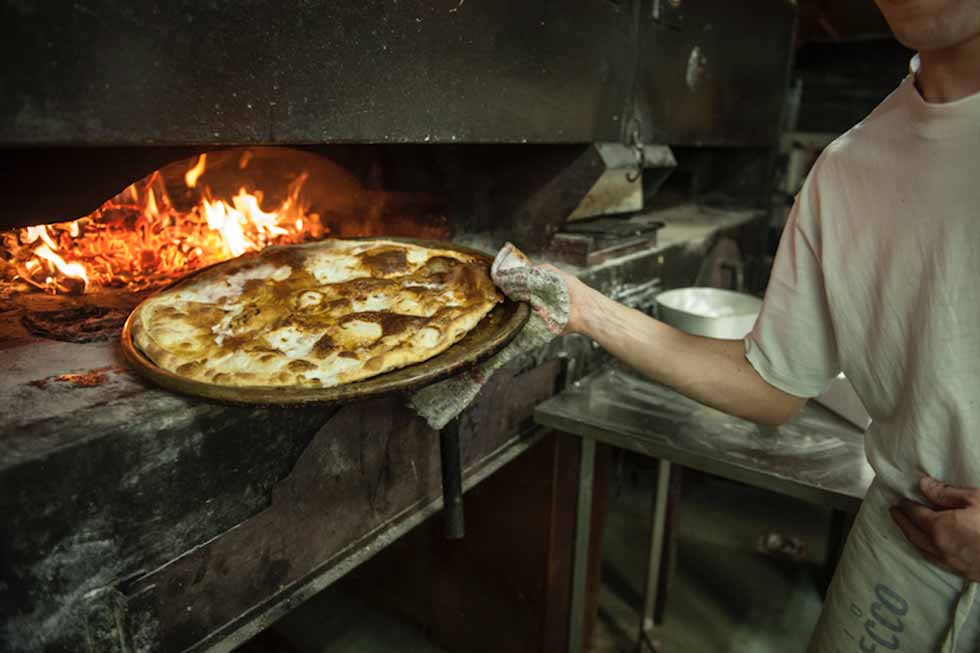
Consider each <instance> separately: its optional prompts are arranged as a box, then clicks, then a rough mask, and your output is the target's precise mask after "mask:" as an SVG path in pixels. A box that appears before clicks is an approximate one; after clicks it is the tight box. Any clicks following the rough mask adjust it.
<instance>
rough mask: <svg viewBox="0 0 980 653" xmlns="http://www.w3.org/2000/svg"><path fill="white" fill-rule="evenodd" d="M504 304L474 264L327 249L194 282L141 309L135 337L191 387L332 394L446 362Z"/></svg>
mask: <svg viewBox="0 0 980 653" xmlns="http://www.w3.org/2000/svg"><path fill="white" fill-rule="evenodd" d="M501 300H502V297H501V295H500V294H499V293H498V292H497V289H496V288H495V287H494V285H493V282H492V281H491V280H490V275H489V269H488V264H487V262H486V261H485V260H483V259H481V258H478V257H476V256H472V255H469V254H465V253H461V252H457V251H452V250H440V249H430V248H426V247H420V246H417V245H413V244H408V243H401V242H396V241H385V240H371V241H344V240H324V241H319V242H315V243H308V244H305V245H289V246H285V247H270V248H268V249H266V250H264V251H262V252H261V253H258V254H255V255H251V256H244V257H241V258H238V259H234V260H232V261H228V262H226V263H223V264H220V265H218V266H216V267H214V268H211V269H208V270H205V271H203V272H201V273H199V274H197V275H194V276H193V277H191V278H189V279H188V280H186V281H184V282H182V283H180V284H178V285H176V286H174V287H173V288H171V289H169V290H166V291H164V292H162V293H160V294H159V295H156V296H155V297H153V298H151V299H149V300H147V301H146V302H144V303H143V304H141V305H140V306H139V307H138V308H137V309H136V315H134V316H133V319H132V320H131V324H132V337H133V342H134V343H135V344H136V346H137V347H138V348H139V349H140V350H141V351H142V352H143V353H144V354H145V355H146V356H147V357H148V358H149V359H150V360H152V361H153V362H154V363H155V364H156V365H157V366H159V367H161V368H163V369H165V370H169V371H170V372H173V373H175V374H177V375H179V376H182V377H186V378H188V379H194V380H196V381H203V382H206V383H212V384H217V385H224V386H304V387H311V386H312V387H324V388H327V387H331V386H335V385H339V384H343V383H350V382H352V381H358V380H361V379H365V378H368V377H371V376H375V375H377V374H382V373H384V372H388V371H390V370H394V369H397V368H400V367H404V366H406V365H411V364H413V363H418V362H421V361H424V360H427V359H429V358H431V357H433V356H435V355H437V354H439V353H441V352H442V351H445V350H446V349H447V348H449V347H450V346H451V345H452V344H453V343H455V342H457V341H458V340H460V339H461V338H463V336H465V335H466V334H467V333H468V332H469V331H470V330H471V329H473V327H475V326H476V325H477V323H478V322H479V321H480V320H481V319H482V318H483V317H484V316H485V315H486V314H487V313H489V312H490V311H491V310H492V309H493V307H494V305H495V304H496V303H497V302H499V301H501Z"/></svg>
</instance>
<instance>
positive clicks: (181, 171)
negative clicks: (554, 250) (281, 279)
mask: <svg viewBox="0 0 980 653" xmlns="http://www.w3.org/2000/svg"><path fill="white" fill-rule="evenodd" d="M78 174H87V173H86V172H85V171H82V170H80V171H79V172H78ZM443 208H444V206H443V205H442V204H441V203H440V201H439V200H438V198H436V197H434V196H432V195H431V194H426V195H423V194H418V193H395V192H386V191H384V190H377V189H369V188H366V187H365V185H364V184H362V182H361V181H360V180H359V179H358V178H357V177H356V176H354V175H353V174H351V173H350V172H348V171H347V170H346V169H345V168H344V167H342V166H340V165H338V164H336V163H334V162H333V161H331V159H329V158H327V157H325V156H322V155H320V154H315V153H311V152H307V151H303V150H298V149H290V148H279V147H234V148H228V149H222V150H217V151H211V152H205V153H201V154H199V155H197V156H194V157H190V158H188V159H184V160H180V161H176V162H174V163H171V164H168V165H166V166H164V167H162V168H160V169H158V170H156V171H155V172H153V173H151V174H149V175H147V176H145V177H143V178H142V179H139V180H137V181H134V182H133V183H131V184H129V185H128V186H126V187H125V188H124V189H122V190H121V191H120V192H119V193H117V194H116V195H115V196H113V197H111V198H109V199H107V200H106V201H105V202H104V203H103V204H102V205H101V206H100V207H99V208H98V209H96V210H95V211H94V212H92V213H91V214H89V215H86V216H83V217H80V218H77V219H74V220H61V221H59V220H58V216H52V218H53V220H54V221H52V222H50V223H47V224H37V225H32V226H25V227H19V228H15V229H11V230H7V231H2V232H0V313H3V312H8V311H14V312H18V313H20V318H21V322H22V324H23V325H24V326H25V327H26V328H27V329H28V331H30V332H31V333H33V334H34V335H37V336H42V337H48V338H54V339H57V340H68V341H74V342H88V341H93V340H103V339H108V338H112V337H114V336H116V335H117V334H118V332H119V329H120V328H121V327H122V324H123V323H124V321H125V319H126V316H127V315H128V313H129V311H130V310H132V308H133V307H135V305H136V304H138V303H139V301H141V300H142V299H143V298H144V297H146V296H147V295H148V294H150V293H152V292H153V291H155V290H158V289H160V288H161V287H163V286H166V285H167V284H170V283H172V282H173V281H175V280H177V279H179V278H181V277H183V276H184V275H186V274H188V273H190V272H192V271H194V270H197V269H199V268H202V267H205V266H208V265H212V264H214V263H218V262H221V261H224V260H227V259H230V258H234V257H237V256H241V255H243V254H246V253H248V252H254V251H258V250H261V249H264V248H265V247H269V246H272V245H288V244H294V243H302V242H307V241H311V240H319V239H322V238H325V237H328V236H333V237H357V236H378V235H387V236H402V237H417V238H425V239H443V238H448V237H449V236H450V235H451V229H450V227H449V222H448V220H447V219H446V217H445V214H444V213H443V212H442V210H441V209H443Z"/></svg>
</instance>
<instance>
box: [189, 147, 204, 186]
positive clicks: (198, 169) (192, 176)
mask: <svg viewBox="0 0 980 653" xmlns="http://www.w3.org/2000/svg"><path fill="white" fill-rule="evenodd" d="M207 160H208V155H207V154H202V155H201V156H199V157H198V158H197V163H195V164H194V167H192V168H191V169H190V170H188V171H187V172H186V173H185V174H184V183H185V184H187V187H188V188H194V187H195V186H197V180H198V179H200V178H201V175H203V174H204V167H205V165H206V164H207Z"/></svg>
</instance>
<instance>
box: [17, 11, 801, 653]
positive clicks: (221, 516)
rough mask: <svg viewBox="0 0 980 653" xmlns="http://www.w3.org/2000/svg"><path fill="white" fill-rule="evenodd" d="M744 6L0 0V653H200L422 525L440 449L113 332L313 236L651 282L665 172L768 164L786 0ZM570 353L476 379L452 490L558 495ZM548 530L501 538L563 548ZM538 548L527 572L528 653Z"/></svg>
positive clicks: (547, 571)
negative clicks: (204, 381)
mask: <svg viewBox="0 0 980 653" xmlns="http://www.w3.org/2000/svg"><path fill="white" fill-rule="evenodd" d="M752 4H753V5H758V6H757V7H756V8H754V9H752V10H748V9H747V8H746V6H745V4H744V3H726V2H717V1H705V2H695V1H693V0H691V1H687V0H582V1H580V2H557V1H550V0H549V1H545V2H521V1H518V0H507V1H501V2H483V1H479V0H439V1H434V2H416V1H411V0H408V1H405V0H400V1H398V2H390V1H389V2H380V1H379V2H373V1H369V2H321V1H316V0H314V1H299V0H284V1H282V2H266V1H262V0H256V1H254V2H244V3H243V2H231V1H225V0H218V1H216V2H209V3H186V2H180V3H164V2H153V1H147V2H137V3H118V2H114V1H111V0H94V1H93V2H85V3H72V4H70V5H65V4H64V3H30V2H13V1H10V2H3V3H0V19H2V22H3V23H4V24H5V25H7V26H8V27H12V28H13V29H12V30H9V32H10V33H9V34H8V38H6V39H4V41H3V43H0V54H2V57H0V60H2V61H3V63H2V64H0V68H2V74H0V97H2V98H3V102H2V103H0V170H2V181H0V190H2V193H0V370H2V375H0V403H2V406H3V408H2V411H0V412H2V415H0V515H2V528H0V650H4V651H17V652H21V651H79V650H89V651H100V652H101V651H158V650H159V651H205V650H215V651H217V650H230V649H231V648H233V647H234V646H236V645H238V644H240V643H242V642H243V641H245V640H246V639H248V637H250V636H251V635H253V634H255V633H256V632H258V631H259V630H261V629H262V628H263V627H265V626H267V625H268V624H270V623H272V622H273V621H274V620H275V619H277V618H278V617H279V616H281V615H283V614H285V613H286V612H287V611H289V610H290V609H291V608H292V607H294V606H296V605H298V604H299V603H301V602H303V601H305V600H306V599H308V598H309V597H311V596H313V595H314V594H315V593H317V592H318V591H320V590H322V589H323V588H324V587H326V586H327V585H329V584H331V583H333V582H334V581H335V580H337V579H338V578H340V577H342V576H344V575H345V574H346V573H347V572H348V571H350V570H351V569H353V568H354V567H356V566H358V565H360V564H362V563H364V562H365V561H366V560H368V559H370V558H371V557H372V556H374V555H375V554H377V553H378V552H379V551H381V550H382V549H384V548H385V547H386V546H387V545H388V544H389V543H390V542H392V541H394V540H395V539H397V538H399V537H401V536H402V535H403V534H405V533H406V532H407V531H409V530H410V529H412V528H414V527H415V526H417V525H418V524H419V523H421V522H422V521H423V520H425V519H426V518H427V517H428V516H429V515H431V514H433V513H434V512H436V511H437V510H438V509H439V507H440V505H441V492H440V464H439V461H440V458H439V434H437V433H433V432H432V431H431V430H430V429H428V428H427V427H426V426H425V425H424V423H423V422H422V421H421V420H419V419H418V418H416V417H415V416H414V415H413V414H412V413H411V412H410V411H409V410H408V409H407V408H406V407H405V405H404V400H403V398H402V397H395V396H393V397H385V398H381V399H374V400H371V401H367V402H362V403H359V404H352V405H347V406H314V407H305V408H289V409H286V408H274V407H273V408H254V407H253V408H243V407H233V406H226V405H220V404H214V403H208V402H204V401H199V400H193V399H189V398H186V397H181V396H177V395H174V394H170V393H167V392H165V391H162V390H159V389H157V388H154V387H152V386H150V385H147V384H146V383H145V382H143V381H141V380H140V379H139V378H138V377H136V376H135V375H134V374H133V373H132V372H131V371H130V370H129V369H128V368H127V367H126V365H125V363H124V362H123V360H122V358H121V356H120V352H119V348H118V345H117V339H118V332H119V329H120V327H121V324H122V321H123V320H124V319H125V317H126V315H127V314H128V312H129V311H130V310H131V309H132V308H133V306H135V304H136V303H137V302H138V301H139V300H140V299H141V298H142V297H145V296H146V295H147V294H148V293H151V292H153V291H154V290H155V289H158V288H159V287H161V286H162V285H165V284H166V283H168V282H170V281H172V280H174V279H176V278H179V277H180V276H181V275H182V274H184V273H186V272H189V271H191V270H193V269H196V268H198V267H200V266H203V265H207V264H209V263H213V262H215V261H218V260H223V259H225V258H230V257H233V256H237V255H239V254H241V253H243V252H246V251H249V250H254V249H258V248H261V247H264V246H266V245H269V244H273V243H291V242H300V241H304V240H309V239H317V238H323V237H327V236H359V235H398V236H415V237H423V238H437V239H454V240H457V241H459V242H462V243H465V244H468V245H471V246H476V247H478V248H481V249H484V250H486V251H492V250H493V249H494V248H495V247H497V246H499V245H500V244H502V243H503V242H504V241H505V240H512V241H514V242H515V243H516V244H517V245H518V246H520V247H522V248H524V249H526V250H527V251H529V252H531V253H533V254H535V255H537V256H541V257H544V258H548V259H549V260H555V261H564V262H566V263H567V264H569V265H570V268H569V269H572V270H575V271H576V272H578V273H580V274H582V275H583V276H586V277H587V278H589V279H590V280H591V282H592V283H594V284H595V285H597V286H599V287H601V288H603V289H604V290H605V291H607V292H611V293H618V294H619V296H623V297H626V296H634V297H639V296H640V295H641V294H642V293H638V292H637V289H640V290H643V291H644V292H647V294H649V291H651V290H652V289H655V288H657V287H659V283H658V279H659V278H660V277H661V274H662V269H663V266H664V265H665V263H664V260H663V256H662V255H661V254H658V253H657V252H656V251H655V250H654V247H653V246H654V244H655V232H656V226H657V215H656V214H655V213H654V214H653V215H652V216H651V215H650V214H649V211H644V210H643V206H644V201H646V202H647V205H649V200H650V198H651V197H652V196H653V194H654V193H655V192H656V190H657V188H658V187H659V185H660V183H661V182H662V181H663V179H664V178H665V177H666V176H667V173H668V172H669V171H670V170H673V169H674V168H675V167H678V170H681V169H682V168H683V167H684V161H682V160H681V158H682V157H681V156H680V155H678V156H677V157H676V160H675V156H674V154H675V153H676V152H680V151H690V152H692V153H693V154H692V155H691V156H692V158H691V160H700V159H699V157H701V154H698V152H704V151H708V150H709V149H710V150H711V151H713V152H716V153H718V154H719V156H721V157H725V156H729V155H731V153H733V152H736V151H739V152H751V153H754V154H753V160H754V161H763V162H765V161H769V160H770V159H771V153H772V148H773V147H774V145H775V143H776V141H777V138H778V134H779V125H780V120H781V115H782V105H783V96H784V93H783V89H784V86H785V81H786V75H787V69H788V60H789V54H790V48H791V42H792V37H793V21H794V7H793V5H794V4H795V3H793V2H787V1H782V0H766V1H764V0H759V1H758V2H755V3H752ZM671 148H673V150H672V149H671ZM706 148H707V149H706ZM726 160H727V159H726ZM678 164H679V165H678ZM762 168H763V169H766V166H765V165H763V166H762ZM644 172H645V176H644V175H643V174H641V173H644ZM684 174H687V175H688V176H689V177H690V176H691V175H692V174H693V173H692V172H691V171H690V170H687V171H684ZM764 177H765V174H762V176H761V177H760V178H764ZM759 188H761V189H763V190H764V185H763V186H760V187H759ZM754 196H755V197H756V198H758V196H760V193H755V195H754ZM684 201H690V198H689V197H687V198H684ZM611 214H616V215H626V216H627V217H629V216H633V218H632V222H630V223H629V226H627V227H624V226H623V219H622V218H617V219H616V220H614V221H612V222H610V221H609V218H608V216H609V215H611ZM573 215H574V216H575V217H576V218H593V220H592V221H587V222H584V223H579V222H576V223H575V224H574V225H573V224H572V223H569V222H568V218H569V216H573ZM596 217H599V218H601V220H600V221H598V222H597V221H596V220H595V219H594V218H596ZM603 220H605V222H603ZM617 220H618V221H617ZM582 225H586V226H584V227H583V226H582ZM597 225H598V226H597ZM556 235H557V237H556ZM630 293H633V294H632V295H630ZM638 301H639V300H638ZM596 355H597V354H596V352H595V351H594V349H593V348H592V347H591V346H589V343H587V342H582V341H580V340H577V339H575V338H566V339H565V340H561V341H559V342H556V343H555V344H554V345H553V346H551V347H550V348H549V349H548V350H547V351H541V352H537V353H535V354H534V355H530V356H528V357H526V358H525V359H523V360H519V361H516V362H515V363H514V364H512V365H510V366H509V367H508V368H507V369H505V370H504V371H502V372H501V373H499V374H498V376H497V377H495V378H494V379H493V381H492V382H491V383H490V384H489V385H488V386H487V388H486V389H485V390H484V392H483V394H482V395H481V397H480V398H479V399H478V401H477V403H476V404H475V405H474V406H473V407H472V408H471V409H469V410H468V411H467V412H466V413H465V414H464V416H463V417H462V418H461V419H460V420H458V421H457V422H456V423H454V425H453V426H452V428H454V429H457V434H458V436H459V438H460V441H461V443H462V462H463V469H464V476H463V478H464V483H465V484H466V486H467V487H470V486H472V485H475V484H476V483H478V482H480V481H482V480H483V479H485V478H487V477H488V476H489V475H491V474H493V473H494V472H496V471H497V470H498V469H500V468H502V467H504V466H505V465H509V466H511V467H513V466H514V465H519V464H521V461H522V460H525V461H529V460H533V461H534V462H533V465H536V466H537V467H529V468H527V469H526V470H525V473H526V474H531V475H541V476H542V477H547V478H549V479H552V480H551V481H549V483H546V484H544V485H542V486H541V487H540V488H538V490H536V491H540V492H546V493H551V495H553V496H555V497H557V496H559V494H560V493H562V492H569V491H573V489H574V479H570V478H568V477H567V473H565V472H561V471H560V470H559V472H556V471H555V469H557V467H554V469H552V468H549V469H542V468H541V465H551V466H561V467H562V468H563V469H564V467H565V466H567V468H568V469H573V468H574V467H573V466H572V465H571V463H570V462H569V461H570V460H571V459H570V458H568V456H569V455H574V454H569V453H568V451H567V449H568V442H564V444H562V441H560V439H558V438H556V437H555V436H554V435H549V434H546V433H543V432H541V431H538V430H536V429H534V428H533V427H531V426H530V425H529V417H530V415H531V412H532V410H533V407H534V406H535V404H536V403H538V402H540V401H542V400H544V399H545V398H547V397H549V396H551V395H552V394H553V393H554V392H555V391H556V389H557V388H558V387H559V386H560V385H561V384H562V383H565V382H568V381H569V380H570V379H571V378H573V377H574V376H575V375H576V374H578V373H580V372H581V370H583V369H585V368H586V367H587V366H588V365H589V362H590V361H591V360H593V359H594V357H595V356H596ZM548 447H551V448H552V449H553V450H554V451H555V452H559V451H562V452H563V453H561V456H564V457H561V456H559V455H558V454H557V453H555V455H553V456H550V457H549V456H547V455H541V454H540V452H541V451H543V450H544V449H542V448H548ZM562 447H564V449H562ZM529 449H533V450H535V451H537V452H538V454H536V455H535V456H532V457H529V456H528V454H527V453H526V452H527V451H528V450H529ZM552 449H548V450H549V451H550V450H552ZM526 464H529V465H530V464H532V463H526ZM570 488H571V489H570ZM551 495H549V496H551ZM539 498H540V497H539ZM556 500H557V499H556ZM562 500H563V501H564V500H567V501H568V502H569V505H571V503H572V501H571V499H570V498H567V497H566V498H564V499H562ZM541 503H542V505H544V504H545V503H547V502H544V501H543V500H542V502H541ZM532 504H533V502H529V503H528V505H532ZM534 505H537V504H534ZM482 520H483V522H484V523H492V522H493V518H492V515H491V516H484V518H482ZM545 521H546V522H547V523H545V524H544V525H542V526H541V533H534V532H528V533H526V534H525V536H526V537H527V538H528V540H529V541H530V540H533V539H534V538H538V540H540V541H542V542H543V541H549V542H551V543H552V544H553V545H554V546H557V545H555V544H554V543H555V542H560V541H561V538H562V537H564V536H568V537H570V532H571V525H570V524H569V523H567V519H566V520H565V521H562V517H561V515H560V514H558V513H555V514H554V515H552V516H551V517H549V518H548V519H545ZM487 537H490V536H489V535H487ZM512 545H514V546H516V544H513V543H512ZM569 545H570V542H569ZM501 546H504V545H503V544H501ZM546 548H547V547H546ZM559 548H560V547H559ZM549 550H550V549H549ZM556 550H557V549H556ZM559 553H560V552H559ZM515 555H516V554H515ZM562 555H564V554H561V555H559V554H558V553H556V554H555V556H554V558H553V560H552V562H551V563H550V564H551V566H550V567H548V566H547V565H542V566H541V568H540V569H539V570H537V571H536V572H535V573H536V574H538V576H534V579H533V580H528V581H527V582H529V583H531V584H533V585H534V587H535V588H537V589H535V590H534V591H533V592H531V591H530V590H529V594H528V595H529V596H536V597H538V598H537V599H535V600H538V601H539V603H537V604H535V606H532V607H533V609H539V610H541V611H542V613H543V614H547V615H549V616H548V617H547V618H542V619H541V620H539V621H535V622H534V624H532V625H529V626H528V628H529V629H532V630H534V631H535V632H536V633H538V634H537V635H535V637H534V638H532V639H533V641H536V642H538V644H537V646H538V648H540V649H542V650H545V649H547V650H552V649H555V648H560V647H561V645H562V644H561V641H562V640H561V637H562V636H563V635H562V634H563V633H565V632H566V631H567V628H566V627H565V626H563V625H561V619H562V618H565V619H567V613H566V612H563V611H562V607H561V606H562V605H563V604H562V603H561V600H567V595H562V593H561V592H559V591H557V590H556V591H553V592H550V596H549V591H546V590H549V589H551V590H553V589H554V588H555V587H556V585H555V584H556V583H557V585H559V586H563V587H567V583H568V580H567V578H564V579H563V578H562V572H561V570H562V569H565V570H567V569H568V566H567V564H568V560H567V555H565V556H564V557H562ZM562 560H564V562H561V561H562ZM562 564H563V565H565V566H564V567H562V566H561V565H562ZM546 567H547V568H546ZM556 570H557V571H556ZM501 573H507V572H506V571H501ZM525 580H526V579H525ZM516 582H517V581H515V583H516ZM522 582H523V581H522ZM420 591H422V590H420ZM535 592H536V593H535ZM561 596H565V599H560V597H561ZM555 597H559V599H556V598H555ZM549 601H550V602H551V603H550V604H549V603H548V602H549ZM556 601H557V603H556ZM525 609H526V606H525ZM483 618H488V619H489V618H493V616H492V615H484V617H483ZM535 629H536V630H535ZM539 631H540V632H539ZM555 633H559V634H558V635H555Z"/></svg>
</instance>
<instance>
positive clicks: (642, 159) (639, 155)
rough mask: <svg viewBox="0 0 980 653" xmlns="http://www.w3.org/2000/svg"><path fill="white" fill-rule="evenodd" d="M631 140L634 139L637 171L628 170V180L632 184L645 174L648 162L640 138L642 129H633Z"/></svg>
mask: <svg viewBox="0 0 980 653" xmlns="http://www.w3.org/2000/svg"><path fill="white" fill-rule="evenodd" d="M631 140H632V141H633V154H635V155H636V172H627V173H626V181H628V182H629V183H631V184H632V183H636V181H638V180H639V179H640V178H641V177H642V176H643V168H645V167H646V164H647V153H646V149H644V147H643V142H642V141H641V140H640V130H638V129H634V130H633V134H632V136H631Z"/></svg>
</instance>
